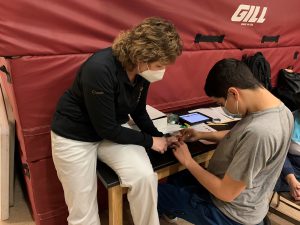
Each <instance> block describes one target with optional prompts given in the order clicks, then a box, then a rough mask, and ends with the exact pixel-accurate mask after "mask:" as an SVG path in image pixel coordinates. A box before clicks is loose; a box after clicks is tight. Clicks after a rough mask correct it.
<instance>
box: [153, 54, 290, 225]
mask: <svg viewBox="0 0 300 225" xmlns="http://www.w3.org/2000/svg"><path fill="white" fill-rule="evenodd" d="M205 92H206V94H207V95H208V96H210V97H212V99H213V100H215V101H216V102H217V103H218V104H220V105H223V106H224V108H225V109H227V110H228V111H229V112H230V113H233V114H238V115H240V116H241V117H242V119H241V120H240V121H239V122H238V123H237V124H236V125H235V126H234V127H233V128H232V129H231V130H230V131H218V132H211V133H208V132H197V131H195V130H193V129H186V130H183V131H182V132H181V134H182V140H181V141H179V142H177V143H176V144H175V146H174V150H173V151H174V155H175V157H176V158H177V159H178V160H179V161H180V163H181V164H183V165H184V166H185V167H186V168H187V169H188V171H189V172H190V173H191V174H192V175H193V176H194V177H195V178H196V179H197V181H198V183H197V185H196V186H195V185H194V186H191V185H190V184H189V185H188V186H181V187H180V186H175V185H172V184H160V185H159V187H158V211H159V213H160V214H164V213H166V212H167V213H171V214H173V215H175V216H177V217H181V218H183V219H185V220H187V221H189V222H191V223H194V224H196V225H201V224H203V225H209V224H213V225H216V224H222V225H224V224H259V223H261V222H262V221H263V218H264V217H265V216H266V214H267V212H268V208H269V204H268V197H269V196H270V194H271V193H272V191H273V189H274V186H275V183H276V180H277V178H278V177H279V175H280V172H281V169H282V166H283V163H284V158H285V157H286V154H287V151H288V146H289V144H290V138H291V135H292V129H293V116H292V113H291V112H290V111H289V109H288V108H287V107H285V105H284V104H283V103H282V102H280V100H279V99H277V98H276V97H275V96H273V95H272V94H271V93H270V92H269V91H268V90H266V89H265V88H263V86H262V85H261V84H260V83H259V82H258V81H257V80H256V79H255V78H254V77H253V75H252V73H251V72H250V70H249V68H248V67H247V66H246V65H245V64H244V63H243V62H241V61H239V60H236V59H223V60H221V61H219V62H217V63H216V64H215V65H214V66H213V68H212V69H211V70H210V72H209V74H208V77H207V79H206V84H205ZM199 139H205V140H208V141H214V142H218V143H219V144H218V146H217V148H216V150H215V153H214V155H213V156H212V159H211V160H210V163H209V166H208V170H205V169H204V168H202V167H201V166H200V165H199V164H198V163H197V162H196V161H194V159H193V158H192V157H191V154H190V152H189V149H188V147H187V145H186V144H185V143H184V142H183V141H187V142H189V141H197V140H199ZM200 184H201V185H200Z"/></svg>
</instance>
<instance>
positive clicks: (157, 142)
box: [151, 137, 168, 154]
mask: <svg viewBox="0 0 300 225" xmlns="http://www.w3.org/2000/svg"><path fill="white" fill-rule="evenodd" d="M152 140H153V145H152V147H151V148H152V149H153V150H154V151H157V152H160V153H162V154H163V153H165V151H167V148H168V144H167V139H166V138H165V137H152Z"/></svg>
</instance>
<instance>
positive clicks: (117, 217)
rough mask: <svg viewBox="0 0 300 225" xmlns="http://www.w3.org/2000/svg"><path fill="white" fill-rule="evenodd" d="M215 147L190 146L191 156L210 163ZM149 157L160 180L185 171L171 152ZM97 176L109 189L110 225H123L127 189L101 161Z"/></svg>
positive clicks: (195, 144) (152, 152) (150, 152)
mask: <svg viewBox="0 0 300 225" xmlns="http://www.w3.org/2000/svg"><path fill="white" fill-rule="evenodd" d="M215 147H216V146H215V145H204V144H202V143H200V142H196V143H190V144H189V148H190V151H191V154H192V156H193V158H194V159H195V160H196V161H197V162H198V163H202V162H208V161H209V159H210V158H211V156H212V155H213V152H214V151H213V150H214V149H215ZM148 155H149V158H150V161H151V163H152V165H153V169H154V171H155V172H156V173H157V175H158V179H159V180H160V179H162V178H165V177H168V176H170V175H172V174H174V173H177V172H179V171H181V170H184V169H185V168H184V167H183V166H182V165H181V164H180V163H178V161H177V159H176V158H175V157H174V156H173V153H172V152H171V151H168V152H167V153H165V154H163V155H161V154H159V153H156V152H154V151H152V150H150V151H148ZM97 174H98V177H99V178H100V180H101V181H102V183H103V184H104V186H105V187H106V188H107V189H108V210H109V225H122V224H123V194H124V193H127V188H122V187H121V186H120V182H119V178H118V176H117V175H116V173H115V172H114V171H113V170H112V169H111V168H110V167H108V166H107V165H106V164H104V163H103V162H101V161H100V160H98V165H97Z"/></svg>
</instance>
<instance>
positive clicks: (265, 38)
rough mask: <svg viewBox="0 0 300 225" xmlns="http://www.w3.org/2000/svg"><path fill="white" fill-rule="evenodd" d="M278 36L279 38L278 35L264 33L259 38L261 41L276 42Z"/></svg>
mask: <svg viewBox="0 0 300 225" xmlns="http://www.w3.org/2000/svg"><path fill="white" fill-rule="evenodd" d="M279 38H280V35H277V36H266V35H264V36H263V37H262V39H261V43H265V42H276V43H278V41H279Z"/></svg>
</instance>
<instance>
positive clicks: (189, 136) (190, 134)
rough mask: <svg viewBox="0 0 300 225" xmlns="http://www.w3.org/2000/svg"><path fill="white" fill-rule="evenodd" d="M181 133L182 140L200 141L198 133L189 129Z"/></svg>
mask: <svg viewBox="0 0 300 225" xmlns="http://www.w3.org/2000/svg"><path fill="white" fill-rule="evenodd" d="M180 133H181V140H182V141H185V142H193V141H198V140H199V136H198V133H199V132H198V131H196V130H194V129H192V128H189V129H183V130H181V131H180Z"/></svg>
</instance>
